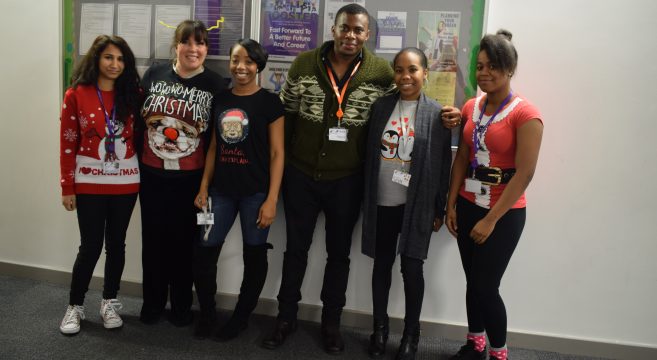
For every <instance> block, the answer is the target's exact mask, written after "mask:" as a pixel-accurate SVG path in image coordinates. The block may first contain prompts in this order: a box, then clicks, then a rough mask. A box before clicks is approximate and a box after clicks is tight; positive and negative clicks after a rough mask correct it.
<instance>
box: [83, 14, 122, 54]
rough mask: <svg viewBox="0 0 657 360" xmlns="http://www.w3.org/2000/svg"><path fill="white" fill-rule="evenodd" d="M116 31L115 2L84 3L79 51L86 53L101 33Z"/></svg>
mask: <svg viewBox="0 0 657 360" xmlns="http://www.w3.org/2000/svg"><path fill="white" fill-rule="evenodd" d="M113 33H114V4H89V3H84V4H82V10H81V11H80V43H79V45H78V52H79V53H80V55H85V54H86V53H87V50H89V48H90V47H91V44H93V42H94V40H95V39H96V37H97V36H98V35H101V34H113Z"/></svg>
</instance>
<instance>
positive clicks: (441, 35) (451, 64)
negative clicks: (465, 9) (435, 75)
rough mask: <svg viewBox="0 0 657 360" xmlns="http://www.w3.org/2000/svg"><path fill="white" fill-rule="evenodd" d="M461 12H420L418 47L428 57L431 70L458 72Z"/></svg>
mask: <svg viewBox="0 0 657 360" xmlns="http://www.w3.org/2000/svg"><path fill="white" fill-rule="evenodd" d="M460 25H461V12H459V11H420V12H419V16H418V21H417V47H418V48H420V49H421V50H422V51H424V53H425V54H426V55H427V58H428V59H429V70H434V71H456V63H457V61H456V60H457V59H456V57H457V55H458V53H457V49H458V42H459V27H460Z"/></svg>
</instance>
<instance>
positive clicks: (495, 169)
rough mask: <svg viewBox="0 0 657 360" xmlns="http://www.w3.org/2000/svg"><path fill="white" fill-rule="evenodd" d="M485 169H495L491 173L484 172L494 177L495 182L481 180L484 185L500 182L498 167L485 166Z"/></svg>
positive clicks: (500, 175) (500, 172) (500, 174)
mask: <svg viewBox="0 0 657 360" xmlns="http://www.w3.org/2000/svg"><path fill="white" fill-rule="evenodd" d="M486 169H487V170H492V171H495V173H492V174H486V176H488V177H492V178H494V179H496V180H497V181H496V182H490V181H482V183H483V184H486V185H499V184H501V183H502V169H500V168H498V167H486Z"/></svg>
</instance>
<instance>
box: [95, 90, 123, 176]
mask: <svg viewBox="0 0 657 360" xmlns="http://www.w3.org/2000/svg"><path fill="white" fill-rule="evenodd" d="M96 95H98V101H99V102H100V106H101V108H102V111H103V114H104V115H105V125H106V126H107V137H105V159H104V161H103V173H105V174H107V175H117V174H118V173H119V160H118V158H117V157H116V152H115V149H114V140H115V133H114V123H115V121H116V104H112V116H111V117H110V116H109V114H108V113H107V110H106V109H105V103H104V102H103V96H102V95H101V93H100V89H99V88H98V86H96Z"/></svg>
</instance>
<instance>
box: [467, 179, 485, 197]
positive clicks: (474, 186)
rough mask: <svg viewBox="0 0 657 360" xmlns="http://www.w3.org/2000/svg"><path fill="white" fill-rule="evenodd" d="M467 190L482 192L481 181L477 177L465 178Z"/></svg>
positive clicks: (476, 192)
mask: <svg viewBox="0 0 657 360" xmlns="http://www.w3.org/2000/svg"><path fill="white" fill-rule="evenodd" d="M465 191H467V192H471V193H475V194H480V193H481V181H479V180H477V179H465Z"/></svg>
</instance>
